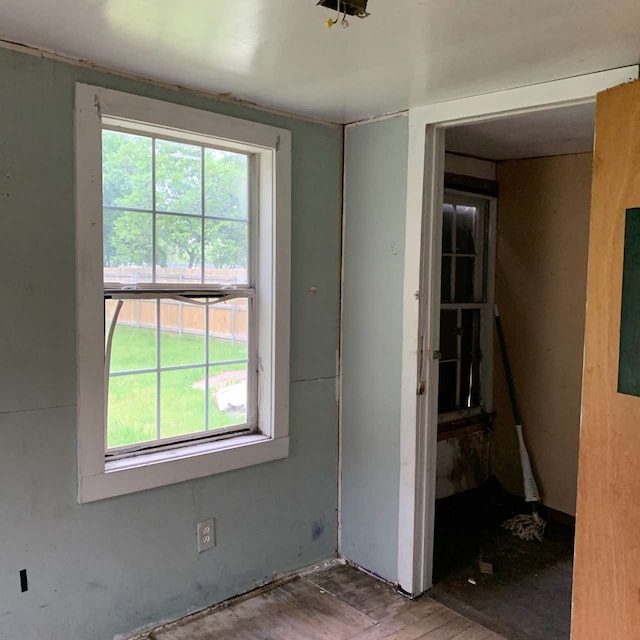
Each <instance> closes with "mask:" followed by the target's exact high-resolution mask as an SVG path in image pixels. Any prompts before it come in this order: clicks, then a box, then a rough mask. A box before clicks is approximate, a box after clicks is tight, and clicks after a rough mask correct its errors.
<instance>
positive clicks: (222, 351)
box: [107, 325, 247, 448]
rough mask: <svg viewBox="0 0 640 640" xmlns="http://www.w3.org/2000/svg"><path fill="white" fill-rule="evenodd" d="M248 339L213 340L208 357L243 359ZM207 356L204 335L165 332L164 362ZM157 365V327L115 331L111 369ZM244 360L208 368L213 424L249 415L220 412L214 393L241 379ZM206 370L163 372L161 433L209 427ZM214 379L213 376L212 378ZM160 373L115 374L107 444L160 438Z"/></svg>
mask: <svg viewBox="0 0 640 640" xmlns="http://www.w3.org/2000/svg"><path fill="white" fill-rule="evenodd" d="M246 357H247V350H246V344H243V343H235V344H233V343H232V342H229V341H226V340H218V339H215V338H210V339H209V362H210V363H211V362H220V361H225V360H243V359H246ZM204 361H205V338H204V337H203V336H197V335H189V334H183V335H182V336H180V335H178V334H177V333H174V332H168V331H165V332H161V336H160V365H161V367H169V366H176V365H190V364H202V363H203V362H204ZM155 366H156V333H155V331H154V330H152V329H140V328H136V327H130V326H124V325H120V326H119V327H118V328H117V329H116V332H115V335H114V339H113V346H112V352H111V372H112V373H113V372H118V371H134V370H139V369H151V368H155ZM245 368H246V365H245V364H228V365H211V366H210V367H209V379H210V389H209V429H217V428H221V427H227V426H231V425H234V424H242V423H244V422H245V420H246V416H245V415H244V413H243V414H240V413H238V412H227V411H220V410H219V409H218V407H217V405H216V401H215V393H216V392H217V391H218V390H219V389H221V388H223V387H224V386H225V385H227V384H235V383H236V382H238V381H239V378H238V375H239V374H238V373H235V374H234V373H233V372H240V371H242V370H244V369H245ZM205 378H206V369H205V368H204V367H197V368H194V369H182V370H178V371H161V372H160V380H159V381H160V434H161V437H163V438H169V437H173V436H178V435H184V434H189V433H198V432H200V431H204V430H205V428H206V427H205V389H204V382H205ZM212 378H214V380H213V381H212ZM157 388H158V374H157V373H155V372H154V373H141V374H134V375H126V376H115V377H114V376H111V377H110V379H109V413H108V427H107V446H108V447H109V448H111V447H120V446H124V445H129V444H136V443H139V442H148V441H150V440H154V439H155V437H156V406H157Z"/></svg>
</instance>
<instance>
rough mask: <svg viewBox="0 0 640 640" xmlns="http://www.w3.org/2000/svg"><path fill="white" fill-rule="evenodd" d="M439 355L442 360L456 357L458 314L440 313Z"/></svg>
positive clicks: (451, 312) (455, 312) (453, 312)
mask: <svg viewBox="0 0 640 640" xmlns="http://www.w3.org/2000/svg"><path fill="white" fill-rule="evenodd" d="M440 353H441V355H442V359H443V360H455V359H456V358H457V357H458V312H457V311H441V312H440Z"/></svg>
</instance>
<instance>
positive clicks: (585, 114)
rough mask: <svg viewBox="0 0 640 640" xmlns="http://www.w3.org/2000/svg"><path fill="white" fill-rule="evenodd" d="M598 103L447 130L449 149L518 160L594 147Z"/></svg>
mask: <svg viewBox="0 0 640 640" xmlns="http://www.w3.org/2000/svg"><path fill="white" fill-rule="evenodd" d="M595 115H596V110H595V103H592V104H583V105H577V106H572V107H564V108H561V109H548V110H544V111H536V112H533V113H527V114H524V115H519V116H512V117H509V118H501V119H497V120H489V121H485V122H481V123H478V124H473V125H467V126H460V127H452V128H451V129H447V133H446V147H447V151H450V152H453V153H461V154H465V155H470V156H474V157H476V158H484V159H485V160H515V159H518V158H539V157H543V156H555V155H563V154H567V153H585V152H588V151H592V150H593V139H594V138H593V136H594V126H595Z"/></svg>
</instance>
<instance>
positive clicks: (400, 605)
mask: <svg viewBox="0 0 640 640" xmlns="http://www.w3.org/2000/svg"><path fill="white" fill-rule="evenodd" d="M148 640H506V638H503V637H502V636H499V635H497V634H495V633H493V632H492V631H489V630H488V629H485V628H484V627H481V626H479V625H477V624H475V623H473V622H471V621H470V620H467V619H466V618H463V617H462V616H460V615H458V614H456V613H454V612H453V611H452V610H451V609H448V608H447V607H445V606H443V605H441V604H439V603H437V602H435V600H432V599H431V598H428V597H424V596H423V597H422V598H419V599H418V600H414V601H411V600H409V599H407V598H404V597H403V596H401V595H400V594H398V593H396V592H395V591H394V590H393V589H392V588H391V587H390V586H389V585H387V584H385V583H383V582H380V581H378V580H376V579H375V578H372V577H371V576H369V575H367V574H366V573H363V572H362V571H359V570H357V569H355V568H353V567H349V566H346V565H337V566H333V567H330V568H328V569H322V570H319V571H316V572H314V573H309V574H305V575H304V576H298V577H295V578H292V579H291V580H289V581H286V582H285V583H280V584H279V585H278V586H275V587H273V588H271V589H268V590H266V591H264V592H262V593H259V594H257V595H254V596H252V597H249V598H246V599H244V600H238V601H235V602H232V603H231V604H229V605H228V606H220V607H217V608H216V609H214V610H213V611H211V612H209V613H207V614H204V615H196V616H192V617H190V618H186V619H185V620H184V621H178V622H175V623H173V624H171V625H167V626H165V627H162V628H161V629H158V630H156V631H152V632H151V633H150V634H149V635H148Z"/></svg>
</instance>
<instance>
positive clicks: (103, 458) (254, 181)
mask: <svg viewBox="0 0 640 640" xmlns="http://www.w3.org/2000/svg"><path fill="white" fill-rule="evenodd" d="M76 163H77V166H76V173H77V220H76V224H77V282H78V284H77V287H78V456H79V499H80V500H81V501H90V500H96V499H100V498H103V497H108V496H112V495H118V494H121V493H128V492H131V491H138V490H142V489H146V488H151V487H155V486H160V485H163V484H168V483H171V482H179V481H182V480H186V479H189V478H194V477H201V476H205V475H210V474H212V473H217V472H221V471H226V470H229V469H233V468H238V467H242V466H247V465H250V464H256V463H259V462H264V461H267V460H273V459H276V458H281V457H284V456H286V455H287V453H288V382H289V381H288V364H289V287H290V285H289V280H290V274H289V270H290V267H289V255H290V247H289V243H290V134H289V132H287V131H285V130H281V129H276V128H273V127H268V126H265V125H260V124H256V123H250V122H245V121H242V120H237V119H234V118H228V117H224V116H220V115H217V114H212V113H209V112H205V111H199V110H195V109H190V108H187V107H182V106H179V105H175V104H169V103H164V102H159V101H156V100H150V99H147V98H141V97H138V96H133V95H129V94H124V93H120V92H116V91H111V90H107V89H102V88H98V87H91V86H88V85H80V84H79V85H77V86H76Z"/></svg>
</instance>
